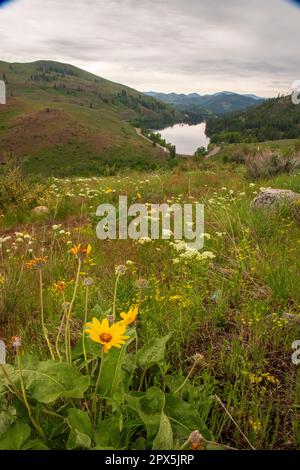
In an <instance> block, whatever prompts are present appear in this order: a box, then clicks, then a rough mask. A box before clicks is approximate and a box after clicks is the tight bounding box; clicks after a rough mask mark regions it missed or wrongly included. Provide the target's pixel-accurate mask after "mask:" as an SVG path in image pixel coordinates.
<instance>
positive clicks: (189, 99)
mask: <svg viewBox="0 0 300 470" xmlns="http://www.w3.org/2000/svg"><path fill="white" fill-rule="evenodd" d="M145 94H146V95H148V96H151V97H153V98H156V99H157V100H159V101H161V102H163V103H165V104H168V105H170V106H173V107H174V108H175V109H176V110H177V111H181V112H185V113H187V114H188V115H189V116H190V117H191V119H193V118H194V119H195V120H197V119H198V118H199V119H201V118H207V117H212V116H222V115H224V114H227V113H232V112H236V111H241V110H243V109H246V108H250V107H252V106H257V105H258V104H260V103H262V102H263V101H264V99H263V98H260V97H259V96H256V95H251V94H247V95H240V94H238V93H233V92H231V91H222V92H219V93H214V94H213V95H199V94H198V93H190V94H188V95H185V94H177V93H158V92H155V91H149V92H147V93H145Z"/></svg>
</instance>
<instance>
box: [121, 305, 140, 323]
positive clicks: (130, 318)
mask: <svg viewBox="0 0 300 470" xmlns="http://www.w3.org/2000/svg"><path fill="white" fill-rule="evenodd" d="M138 313H139V307H138V305H133V307H131V308H130V309H129V312H128V313H125V312H122V313H120V317H121V318H122V320H121V322H120V323H121V324H124V325H126V326H128V325H131V323H134V322H135V321H136V319H137V316H138Z"/></svg>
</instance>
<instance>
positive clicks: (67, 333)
mask: <svg viewBox="0 0 300 470" xmlns="http://www.w3.org/2000/svg"><path fill="white" fill-rule="evenodd" d="M80 270H81V259H80V258H79V259H78V269H77V274H76V281H75V286H74V291H73V297H72V300H71V303H70V306H69V309H68V311H67V315H66V330H65V347H66V359H67V362H69V364H71V363H72V356H71V335H70V319H71V316H72V308H73V305H74V302H75V298H76V294H77V289H78V285H79V277H80Z"/></svg>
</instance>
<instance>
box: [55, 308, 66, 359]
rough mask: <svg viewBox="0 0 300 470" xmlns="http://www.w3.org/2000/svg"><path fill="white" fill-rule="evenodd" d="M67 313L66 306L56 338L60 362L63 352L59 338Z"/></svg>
mask: <svg viewBox="0 0 300 470" xmlns="http://www.w3.org/2000/svg"><path fill="white" fill-rule="evenodd" d="M64 304H65V300H64ZM66 315H67V311H66V308H65V307H64V313H63V316H62V319H61V322H60V325H59V329H58V333H57V337H56V340H55V349H56V353H57V355H58V358H59V361H60V362H62V357H61V354H60V352H59V338H60V335H61V332H62V328H63V324H64V321H65V318H66Z"/></svg>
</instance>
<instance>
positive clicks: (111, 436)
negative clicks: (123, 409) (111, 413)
mask: <svg viewBox="0 0 300 470" xmlns="http://www.w3.org/2000/svg"><path fill="white" fill-rule="evenodd" d="M120 440H121V436H120V429H119V420H118V418H108V419H105V420H104V421H99V422H98V424H97V428H96V430H95V434H94V441H95V443H96V445H97V447H99V448H100V447H101V448H103V447H106V448H107V447H111V448H113V449H119V448H120Z"/></svg>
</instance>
